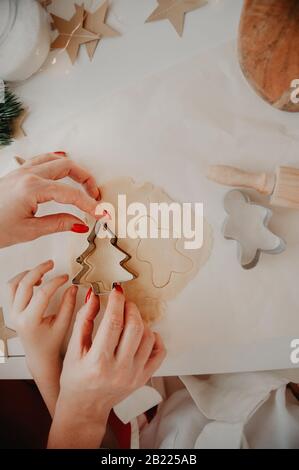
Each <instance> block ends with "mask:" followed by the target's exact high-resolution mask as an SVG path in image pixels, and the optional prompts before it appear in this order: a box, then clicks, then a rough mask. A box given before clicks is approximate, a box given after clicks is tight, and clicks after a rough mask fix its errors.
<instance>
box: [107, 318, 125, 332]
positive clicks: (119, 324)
mask: <svg viewBox="0 0 299 470" xmlns="http://www.w3.org/2000/svg"><path fill="white" fill-rule="evenodd" d="M108 327H109V329H110V330H111V331H115V330H117V331H118V330H122V329H123V320H122V318H121V317H119V316H118V315H111V317H110V319H109V321H108Z"/></svg>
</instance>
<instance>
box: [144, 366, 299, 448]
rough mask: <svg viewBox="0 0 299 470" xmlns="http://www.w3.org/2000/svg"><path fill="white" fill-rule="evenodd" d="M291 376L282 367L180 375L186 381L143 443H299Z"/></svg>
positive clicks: (161, 410)
mask: <svg viewBox="0 0 299 470" xmlns="http://www.w3.org/2000/svg"><path fill="white" fill-rule="evenodd" d="M289 379H290V378H289V375H288V374H287V373H280V372H274V373H271V372H262V373H260V372H259V373H245V374H224V375H218V376H217V375H214V376H211V377H210V378H209V379H207V380H201V379H200V377H194V376H188V377H181V380H182V381H183V382H184V385H185V387H184V388H182V389H179V390H176V391H175V392H174V393H172V394H170V396H168V397H166V399H165V400H164V402H163V403H162V404H161V405H160V406H159V409H158V413H157V415H156V417H155V418H154V419H153V420H152V421H151V423H150V424H149V425H147V426H146V427H144V428H143V429H142V430H141V432H140V447H141V448H155V449H187V448H198V449H209V448H210V449H219V448H225V449H231V448H233V449H238V448H241V449H245V448H250V449H258V448H273V449H279V448H282V449H283V448H287V449H291V448H299V402H298V401H297V400H296V398H295V397H294V396H293V394H292V392H291V391H290V390H288V389H287V388H286V384H287V383H288V382H289ZM160 393H161V390H160Z"/></svg>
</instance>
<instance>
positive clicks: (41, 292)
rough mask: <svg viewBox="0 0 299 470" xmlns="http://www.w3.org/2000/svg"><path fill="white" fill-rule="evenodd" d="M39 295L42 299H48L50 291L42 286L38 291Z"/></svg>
mask: <svg viewBox="0 0 299 470" xmlns="http://www.w3.org/2000/svg"><path fill="white" fill-rule="evenodd" d="M38 295H39V297H40V298H42V299H46V298H47V297H48V291H47V289H46V288H45V287H43V286H41V287H40V288H39V290H38Z"/></svg>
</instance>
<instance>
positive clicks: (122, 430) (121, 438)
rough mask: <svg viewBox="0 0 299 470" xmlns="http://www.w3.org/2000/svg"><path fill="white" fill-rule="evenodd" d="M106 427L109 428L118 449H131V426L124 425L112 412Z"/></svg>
mask: <svg viewBox="0 0 299 470" xmlns="http://www.w3.org/2000/svg"><path fill="white" fill-rule="evenodd" d="M108 425H109V426H110V427H111V429H112V431H113V434H114V436H115V437H116V439H117V442H118V445H119V448H120V449H130V447H131V424H130V423H128V424H124V423H123V422H122V421H121V420H120V419H119V418H118V417H117V416H116V414H115V413H114V411H113V410H112V411H111V413H110V415H109V419H108Z"/></svg>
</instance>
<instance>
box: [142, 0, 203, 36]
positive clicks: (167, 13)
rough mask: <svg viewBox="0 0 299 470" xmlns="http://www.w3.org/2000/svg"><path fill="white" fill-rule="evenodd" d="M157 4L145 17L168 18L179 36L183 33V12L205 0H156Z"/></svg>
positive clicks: (152, 18) (195, 7) (156, 19)
mask: <svg viewBox="0 0 299 470" xmlns="http://www.w3.org/2000/svg"><path fill="white" fill-rule="evenodd" d="M157 2H158V3H159V6H158V7H157V8H156V9H155V10H154V11H153V13H152V14H151V15H150V16H149V17H148V18H147V20H146V23H149V22H151V21H159V20H166V19H167V20H169V21H170V22H171V24H172V25H173V27H174V28H175V30H176V32H177V33H178V35H179V36H182V35H183V30H184V20H185V14H186V13H188V12H189V11H193V10H196V9H197V8H200V7H201V6H203V5H205V4H206V3H207V0H157Z"/></svg>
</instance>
